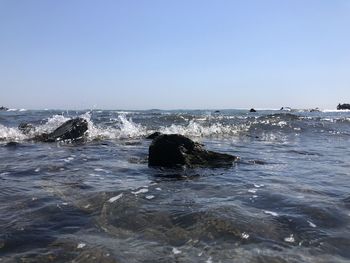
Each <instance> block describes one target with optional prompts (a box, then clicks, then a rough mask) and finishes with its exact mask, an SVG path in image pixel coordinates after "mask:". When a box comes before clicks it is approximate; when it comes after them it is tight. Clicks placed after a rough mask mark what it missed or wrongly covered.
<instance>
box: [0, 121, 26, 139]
mask: <svg viewBox="0 0 350 263" xmlns="http://www.w3.org/2000/svg"><path fill="white" fill-rule="evenodd" d="M26 138H28V137H27V136H26V135H24V134H23V133H21V132H20V131H19V130H18V129H16V128H8V127H5V126H4V125H1V124H0V139H1V140H6V141H22V140H25V139H26Z"/></svg>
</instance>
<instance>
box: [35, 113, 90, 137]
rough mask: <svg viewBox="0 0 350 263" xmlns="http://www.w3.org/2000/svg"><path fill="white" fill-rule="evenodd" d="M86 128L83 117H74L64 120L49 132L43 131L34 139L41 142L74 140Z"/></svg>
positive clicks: (82, 133)
mask: <svg viewBox="0 0 350 263" xmlns="http://www.w3.org/2000/svg"><path fill="white" fill-rule="evenodd" d="M87 129H88V123H87V121H86V120H85V119H83V118H75V119H71V120H69V121H66V122H65V123H63V124H62V125H61V126H59V127H58V128H57V129H56V130H54V131H53V132H51V133H43V134H40V135H37V136H36V137H34V140H37V141H42V142H55V141H64V140H76V139H79V138H81V137H82V136H83V135H84V134H85V132H86V131H87Z"/></svg>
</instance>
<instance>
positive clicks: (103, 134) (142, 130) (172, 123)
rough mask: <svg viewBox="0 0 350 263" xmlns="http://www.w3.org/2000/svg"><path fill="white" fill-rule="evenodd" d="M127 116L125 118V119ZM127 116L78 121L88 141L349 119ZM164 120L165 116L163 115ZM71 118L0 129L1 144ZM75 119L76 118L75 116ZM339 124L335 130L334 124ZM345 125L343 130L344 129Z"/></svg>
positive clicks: (269, 129) (223, 133) (232, 132)
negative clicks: (28, 127)
mask: <svg viewBox="0 0 350 263" xmlns="http://www.w3.org/2000/svg"><path fill="white" fill-rule="evenodd" d="M127 116H128V117H127ZM132 116H133V118H136V120H137V122H134V121H133V119H132V118H131V117H130V115H128V112H121V111H118V112H115V111H114V113H113V114H110V115H106V114H104V115H101V114H97V115H96V114H95V113H94V112H93V111H89V112H85V113H83V114H81V115H79V117H82V118H84V119H86V120H87V122H88V132H87V134H86V137H87V140H88V141H93V140H104V139H106V140H108V139H112V140H113V139H138V138H142V137H145V136H147V135H148V134H151V133H152V132H155V131H159V132H161V133H165V134H171V133H178V134H182V135H185V136H189V137H230V136H239V135H249V134H250V135H255V136H256V135H259V133H260V134H261V133H265V134H266V133H274V132H283V133H285V134H288V133H293V134H295V133H301V132H304V131H305V130H307V129H312V130H313V131H314V130H317V129H322V130H325V131H328V130H329V131H337V130H338V129H344V127H345V128H347V125H348V124H349V123H350V117H347V116H336V117H334V116H329V117H326V116H323V117H321V116H303V115H298V114H291V113H275V114H269V115H263V116H251V115H218V116H213V115H189V114H188V113H185V114H178V113H177V114H173V115H169V116H168V117H166V119H165V117H164V115H161V116H159V115H156V116H152V115H147V117H146V118H144V116H141V117H140V116H139V115H132ZM166 116H167V115H166ZM71 117H72V116H70V117H68V116H64V115H63V114H58V115H53V116H51V117H49V118H47V119H46V120H45V121H43V122H41V123H40V122H39V125H36V127H35V129H34V130H32V131H30V132H29V134H23V133H22V132H21V131H20V130H19V129H18V128H15V127H7V126H4V125H0V140H1V141H23V140H30V139H31V138H33V137H34V136H36V135H39V134H42V133H50V132H52V131H53V130H55V129H56V128H57V127H59V126H60V125H61V124H63V123H64V122H66V121H67V120H69V119H70V118H71ZM75 117H76V116H75ZM337 123H338V124H340V125H337V126H335V124H337ZM344 125H346V126H344Z"/></svg>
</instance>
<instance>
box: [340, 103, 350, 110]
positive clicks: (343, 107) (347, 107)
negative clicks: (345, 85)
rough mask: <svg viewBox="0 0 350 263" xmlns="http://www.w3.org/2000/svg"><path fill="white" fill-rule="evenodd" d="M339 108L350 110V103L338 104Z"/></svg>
mask: <svg viewBox="0 0 350 263" xmlns="http://www.w3.org/2000/svg"><path fill="white" fill-rule="evenodd" d="M337 110H350V104H347V103H344V104H340V103H339V104H338V106H337Z"/></svg>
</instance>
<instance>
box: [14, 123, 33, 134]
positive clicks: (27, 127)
mask: <svg viewBox="0 0 350 263" xmlns="http://www.w3.org/2000/svg"><path fill="white" fill-rule="evenodd" d="M18 130H20V131H21V132H22V133H24V134H28V133H30V132H31V131H34V130H35V127H34V125H33V124H31V123H21V124H20V125H18Z"/></svg>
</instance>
